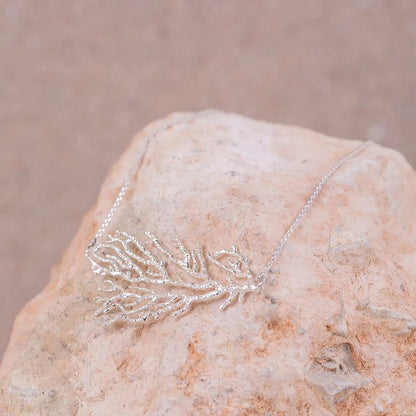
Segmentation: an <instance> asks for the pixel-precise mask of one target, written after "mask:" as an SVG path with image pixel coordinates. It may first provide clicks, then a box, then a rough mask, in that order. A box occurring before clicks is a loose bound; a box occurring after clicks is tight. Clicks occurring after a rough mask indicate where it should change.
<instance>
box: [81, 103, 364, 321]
mask: <svg viewBox="0 0 416 416" xmlns="http://www.w3.org/2000/svg"><path fill="white" fill-rule="evenodd" d="M207 112H209V110H205V111H201V112H199V113H197V115H196V116H195V115H193V116H186V117H183V118H180V119H179V120H176V121H170V122H165V123H162V124H161V125H160V126H159V127H157V128H156V129H154V130H153V131H151V132H150V133H149V134H148V135H147V136H146V138H145V142H144V146H143V150H142V152H141V153H140V155H139V156H138V158H137V161H136V163H135V164H134V165H133V167H132V168H131V169H130V171H129V174H128V177H127V179H126V181H125V182H124V184H123V185H122V187H121V189H120V191H119V193H118V195H117V197H116V199H115V200H114V202H113V205H112V206H111V208H110V210H109V212H108V214H107V215H106V217H105V219H104V221H103V222H102V224H101V226H100V227H99V229H98V231H97V233H96V235H95V236H94V238H93V239H92V241H91V242H90V244H89V245H88V248H87V250H86V251H85V257H86V258H87V259H88V260H89V261H90V262H91V268H92V271H93V273H94V274H95V275H99V276H102V278H103V282H102V283H103V284H102V286H100V287H99V292H100V295H99V296H98V297H97V298H96V299H95V300H96V302H97V303H98V304H99V306H98V308H97V310H96V312H95V315H96V316H99V315H106V316H107V317H108V319H107V320H106V324H111V323H113V322H116V321H120V320H122V321H123V320H124V321H130V322H138V323H140V322H144V321H146V320H147V319H148V318H153V319H159V318H160V317H163V316H166V315H171V316H178V315H182V314H184V313H186V312H187V311H189V310H190V308H191V306H193V305H194V304H195V305H197V304H201V303H203V302H205V303H206V302H211V301H216V300H221V301H222V303H220V306H219V307H220V309H221V310H224V309H225V308H226V307H227V306H228V305H230V304H231V303H232V302H233V301H234V300H235V299H238V300H239V301H242V300H243V298H244V296H245V295H246V294H247V293H250V292H258V291H259V290H260V288H261V286H262V285H263V283H264V281H265V279H266V276H267V274H268V273H269V272H271V271H272V266H273V264H274V262H275V260H276V258H277V257H278V255H279V254H280V252H281V251H282V249H283V247H284V246H285V245H286V243H287V240H288V238H289V237H290V235H291V234H292V233H293V231H294V230H295V228H296V227H297V225H298V223H299V221H300V220H301V219H302V218H303V217H304V215H305V214H306V212H307V211H308V210H309V208H310V206H311V205H312V203H313V201H314V200H315V199H316V197H317V196H318V195H319V193H320V192H321V189H322V188H323V186H324V185H325V183H326V182H327V181H328V179H329V178H331V176H333V175H334V174H335V172H337V171H338V169H340V168H341V167H342V166H343V165H344V164H345V163H346V162H347V161H348V160H350V159H351V158H352V157H354V156H356V155H357V154H358V153H360V152H361V151H362V150H363V149H364V148H365V147H366V146H367V145H368V144H369V142H364V143H363V144H361V145H360V146H358V147H357V148H355V149H354V150H353V151H352V152H350V153H348V154H347V155H345V156H344V157H343V158H341V159H340V160H339V161H338V162H337V163H336V164H335V165H334V166H333V167H332V168H331V169H330V170H329V171H328V172H327V173H326V174H325V175H324V176H323V177H322V178H321V180H320V181H319V182H318V184H317V185H316V186H315V188H314V190H313V191H312V193H311V194H310V196H309V198H308V199H307V201H306V203H305V205H304V206H303V207H302V209H301V210H300V211H299V213H298V215H297V216H296V218H295V219H294V221H293V222H292V223H291V224H290V226H289V228H288V229H287V231H286V232H285V234H284V235H283V237H282V239H281V240H280V242H279V244H278V245H277V247H276V248H275V250H274V251H273V253H272V255H271V257H270V260H269V261H268V262H267V264H266V265H265V267H264V269H263V271H262V272H261V273H260V274H258V275H255V274H254V273H253V272H252V271H251V268H250V262H249V259H248V258H247V257H245V256H243V255H242V254H241V253H240V252H239V250H238V249H237V247H236V246H232V247H231V249H230V250H224V249H220V250H218V251H216V252H215V253H212V254H211V253H207V252H205V251H204V250H203V248H202V247H201V246H198V247H196V248H194V249H190V248H188V247H187V246H186V245H185V244H184V243H183V242H182V241H179V240H176V247H175V248H174V249H169V248H168V247H167V246H166V245H165V244H164V243H162V242H161V240H159V239H158V238H157V237H156V236H155V235H154V234H153V233H151V232H144V235H145V236H146V237H147V239H146V240H143V241H139V240H138V239H137V238H136V237H134V236H133V235H130V234H128V233H126V232H123V231H118V230H117V231H116V232H115V233H114V234H108V236H107V238H106V239H105V240H104V241H101V240H102V237H103V234H104V233H105V231H106V230H107V228H108V226H109V224H110V222H111V220H112V218H113V216H114V214H115V213H116V211H117V209H118V207H119V206H120V204H121V202H122V200H123V198H124V196H125V193H126V191H127V189H128V188H129V186H130V185H131V182H132V179H133V177H134V175H135V174H136V172H138V170H139V169H140V167H141V165H142V163H143V158H144V155H145V154H146V151H147V148H148V147H149V145H150V143H151V141H152V140H153V139H154V138H155V137H156V136H157V135H158V134H159V133H160V132H162V131H163V130H166V129H168V128H170V127H172V126H174V125H177V124H179V123H183V122H187V121H190V120H192V119H195V118H196V117H201V116H204V115H205V114H206V113H207ZM219 275H221V276H222V278H219Z"/></svg>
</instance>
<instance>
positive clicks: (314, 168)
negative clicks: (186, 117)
mask: <svg viewBox="0 0 416 416" xmlns="http://www.w3.org/2000/svg"><path fill="white" fill-rule="evenodd" d="M181 116H182V115H181V114H179V113H174V114H171V115H170V116H169V117H168V119H176V118H178V117H181ZM160 123H161V121H156V122H154V123H152V124H151V125H149V126H147V127H146V128H145V129H144V130H143V131H142V132H141V133H139V134H138V135H137V136H136V137H135V138H134V140H133V142H132V144H131V146H130V147H129V148H128V149H127V151H126V152H125V154H124V155H123V156H122V157H121V159H120V160H119V161H118V162H117V163H116V164H115V165H114V167H113V168H112V169H111V172H110V174H109V176H108V177H107V179H106V180H105V182H104V185H103V187H102V190H101V193H100V196H99V198H98V202H97V204H96V205H95V206H94V208H93V209H92V210H91V212H90V213H89V214H88V215H87V216H86V217H85V219H84V221H83V224H82V226H81V228H80V230H79V232H78V233H77V235H76V237H75V239H74V241H73V242H72V243H71V245H70V247H69V248H68V250H67V251H66V252H65V254H64V256H63V258H62V260H61V262H60V263H59V264H58V265H57V266H56V267H55V268H54V270H53V273H52V278H51V281H50V283H49V285H48V286H47V287H46V288H45V289H44V290H43V292H42V293H40V294H39V295H38V296H37V297H36V298H35V299H33V300H32V301H31V302H30V303H28V304H27V305H26V306H25V308H24V309H23V310H22V312H21V313H20V314H19V316H18V317H17V318H16V321H15V324H14V329H13V333H12V336H11V340H10V343H9V346H8V349H7V352H6V354H5V356H4V359H3V362H2V366H1V369H0V409H1V411H0V413H1V414H2V415H80V416H87V415H88V416H91V415H100V416H103V415H158V416H159V415H181V416H182V415H221V416H226V415H269V416H271V415H273V416H283V415H289V416H291V415H300V416H329V415H333V414H337V415H354V416H364V415H366V416H367V415H378V414H380V415H389V416H399V415H400V416H403V415H407V416H410V415H416V393H415V392H416V221H415V217H414V215H415V209H416V174H415V172H414V171H413V170H412V169H411V168H410V167H409V165H408V164H407V163H406V161H405V159H404V158H403V157H402V156H401V155H400V154H398V153H397V152H394V151H392V150H389V149H385V148H383V147H381V146H378V145H375V144H371V145H370V146H369V147H368V148H367V149H366V150H365V151H364V152H362V153H361V154H359V155H358V156H356V157H355V158H353V159H351V160H350V161H349V162H348V163H347V164H346V165H345V166H344V167H342V168H341V170H340V171H338V172H337V173H336V175H335V176H334V177H333V178H331V179H330V180H329V182H328V183H327V184H326V186H325V187H324V189H323V191H322V193H321V194H320V195H319V197H318V199H317V200H316V201H315V203H314V204H313V205H312V207H311V209H310V211H308V213H307V214H306V216H305V217H304V218H303V220H302V221H301V223H300V225H299V227H298V228H297V229H296V231H295V232H294V233H293V235H292V236H291V237H290V239H289V241H288V244H287V245H286V247H285V248H284V250H283V252H282V254H281V256H280V257H279V258H278V259H277V261H276V264H275V265H274V269H275V270H274V271H273V273H270V274H269V275H268V278H267V280H266V282H265V283H264V285H263V286H262V287H261V290H260V291H259V292H258V293H250V294H247V295H246V297H245V300H244V301H243V302H238V301H236V302H234V303H232V304H231V305H230V306H229V307H228V308H226V309H225V310H224V311H222V310H220V309H219V305H220V303H221V301H220V300H215V301H213V302H207V303H203V304H195V305H193V307H192V309H191V310H190V311H189V312H188V313H186V314H185V315H183V316H180V317H178V318H173V317H171V316H166V317H163V318H161V319H160V320H158V321H154V320H151V319H150V320H148V321H146V322H145V323H144V324H136V325H134V324H131V323H126V322H117V323H115V324H113V325H110V326H104V325H103V322H104V320H105V318H104V317H103V316H99V317H94V311H95V308H96V306H97V305H96V304H95V303H94V298H95V297H96V296H97V287H98V286H99V284H100V283H101V280H102V278H101V277H100V276H95V275H93V274H92V273H91V270H90V264H89V263H88V261H87V260H86V259H85V258H84V250H85V248H86V247H87V245H88V243H89V241H90V239H91V238H92V236H93V235H94V233H95V232H96V230H97V227H98V226H99V224H100V223H101V221H102V220H103V218H104V216H105V214H106V212H107V211H108V210H109V208H110V206H111V203H112V201H113V199H114V198H115V196H116V194H117V192H118V190H119V189H120V187H121V185H122V182H123V180H124V179H125V177H126V176H127V174H128V171H129V169H130V167H131V166H132V164H133V163H134V161H135V159H136V157H137V154H138V152H139V151H140V150H141V149H143V145H144V141H143V138H144V137H145V135H146V133H147V132H149V131H150V130H151V129H152V128H154V127H155V126H156V125H159V124H160ZM357 144H358V143H357V142H352V141H347V140H340V139H334V138H330V137H327V136H324V135H322V134H319V133H315V132H312V131H309V130H305V129H301V128H297V127H289V126H281V125H274V124H270V123H266V122H262V121H255V120H251V119H249V118H246V117H242V116H240V115H236V114H226V113H222V112H217V111H212V112H210V113H208V114H206V115H204V116H203V117H200V118H198V119H195V120H194V121H192V122H188V123H181V124H178V125H176V126H174V127H172V128H170V129H168V130H167V131H164V132H162V133H161V134H160V135H158V136H157V137H156V138H155V139H154V140H153V141H152V142H151V143H150V146H149V148H148V150H147V152H146V155H145V158H144V161H143V165H142V168H141V170H140V172H139V175H138V176H137V177H135V178H134V181H133V184H132V187H131V188H130V190H129V191H128V192H127V194H126V198H125V200H124V201H123V203H122V205H121V207H120V210H119V211H118V212H117V214H116V215H115V217H114V219H113V222H112V223H111V224H110V227H109V231H110V232H114V230H116V229H118V230H123V231H127V232H129V233H130V234H133V235H135V236H137V238H140V239H143V238H144V237H143V236H144V234H143V233H144V232H145V231H150V232H152V233H154V234H155V235H157V236H158V237H159V238H160V239H161V240H162V241H163V242H164V243H166V245H169V247H174V245H172V244H173V242H172V241H173V240H172V238H173V237H177V238H179V239H180V240H181V241H182V242H183V243H184V244H185V245H186V246H187V247H190V248H195V247H197V246H198V245H199V244H200V245H202V247H203V249H204V250H206V251H207V252H211V253H214V252H215V251H216V250H221V249H227V250H230V248H231V247H232V245H236V246H237V247H238V250H239V251H240V252H241V253H244V255H245V256H247V257H248V258H249V261H250V267H251V269H252V271H253V273H255V274H258V273H259V272H261V270H262V269H263V267H264V265H265V264H266V262H267V261H268V259H269V257H270V255H271V252H272V251H273V250H274V248H275V247H276V245H277V243H278V242H279V240H280V238H281V237H282V235H283V234H284V232H285V230H286V228H287V227H288V225H289V224H290V223H291V221H292V220H293V219H294V217H295V216H296V215H297V212H298V211H299V209H300V208H301V207H302V206H303V204H304V203H305V201H306V199H307V197H308V195H309V193H310V192H311V190H312V189H313V187H314V186H315V184H316V182H317V181H319V179H320V178H321V176H322V175H324V174H325V173H326V172H327V171H328V169H329V168H330V167H331V166H332V165H333V164H334V163H335V162H336V161H337V160H338V159H339V158H340V157H342V156H343V155H344V154H346V153H348V152H349V151H350V150H352V149H353V148H354V147H355V146H357Z"/></svg>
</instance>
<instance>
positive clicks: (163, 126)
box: [88, 110, 371, 285]
mask: <svg viewBox="0 0 416 416" xmlns="http://www.w3.org/2000/svg"><path fill="white" fill-rule="evenodd" d="M210 112H212V110H203V111H200V112H198V113H197V114H196V115H194V114H193V115H188V116H185V117H181V118H180V119H176V120H173V121H167V122H165V123H162V124H161V125H160V126H158V127H156V128H155V129H154V130H152V131H151V132H150V133H149V134H148V135H147V136H146V137H145V139H144V141H145V143H144V146H143V150H142V151H141V152H140V155H139V157H138V158H137V161H136V163H135V164H134V165H133V167H132V168H131V169H130V171H129V175H128V177H127V179H126V181H125V182H124V183H123V185H122V187H121V189H120V191H119V193H118V195H117V197H116V199H115V200H114V202H113V205H112V206H111V208H110V211H109V212H108V214H107V215H106V217H105V219H104V221H103V222H102V224H101V226H100V228H99V229H98V231H97V233H96V234H95V236H94V238H93V239H92V240H91V242H90V244H89V245H88V249H91V248H93V247H94V245H95V244H96V242H97V240H98V239H99V238H100V237H101V236H102V234H103V233H104V232H105V230H106V229H107V227H108V225H109V224H110V222H111V220H112V218H113V216H114V214H115V212H116V211H117V209H118V207H119V205H120V204H121V202H122V200H123V198H124V196H125V194H126V191H127V189H128V188H129V186H130V184H131V181H132V179H133V177H134V175H135V174H136V172H138V171H139V170H140V167H141V166H142V163H143V159H144V156H145V154H146V152H147V149H148V147H149V144H150V142H151V141H152V139H153V138H155V137H156V136H157V135H158V134H159V133H161V132H162V131H164V130H166V129H168V128H169V127H172V126H174V125H176V124H180V123H182V122H185V121H190V120H194V119H195V118H197V117H198V118H199V117H201V116H204V115H205V114H207V113H210ZM369 143H371V142H364V143H362V144H361V145H360V146H358V147H357V148H355V149H354V150H353V151H352V152H350V153H348V154H347V155H345V156H344V157H343V158H342V159H340V160H339V161H338V162H337V163H336V164H335V165H334V166H333V167H332V168H331V169H330V170H329V171H328V172H327V173H326V175H325V176H323V177H322V178H321V180H320V181H319V182H318V184H317V185H316V186H315V189H314V190H313V192H312V194H311V195H310V197H309V199H308V200H307V202H306V204H305V205H304V206H303V208H302V209H301V210H300V212H299V214H298V216H297V217H296V218H295V220H294V221H293V222H292V224H291V225H290V226H289V228H288V229H287V231H286V233H285V234H284V236H283V237H282V239H281V240H280V242H279V244H278V246H277V247H276V249H275V250H274V252H273V254H272V256H271V257H270V260H269V261H268V262H267V264H266V266H265V267H264V270H263V271H262V272H261V273H260V274H259V275H258V276H257V277H256V278H255V282H256V283H257V284H259V285H260V284H262V283H263V282H264V280H265V276H266V274H267V273H268V272H269V271H270V270H271V268H272V266H273V263H274V261H275V260H276V258H277V256H278V255H279V254H280V252H281V251H282V249H283V247H284V246H285V245H286V242H287V240H288V238H289V236H290V235H291V234H292V233H293V231H294V230H295V228H296V227H297V225H298V224H299V221H300V220H301V219H302V218H303V216H304V215H305V214H306V212H307V211H308V210H309V208H310V206H311V205H312V203H313V201H314V200H315V199H316V197H317V196H318V195H319V193H320V192H321V189H322V188H323V186H324V185H325V183H326V182H327V181H328V179H329V178H331V176H333V175H334V174H335V172H337V170H338V169H340V168H341V167H342V166H343V165H344V164H345V163H346V162H348V160H350V159H351V158H352V157H354V156H356V155H357V154H358V153H360V152H361V151H362V150H363V149H364V148H365V147H366V146H367V145H368V144H369Z"/></svg>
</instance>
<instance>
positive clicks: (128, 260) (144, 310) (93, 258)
mask: <svg viewBox="0 0 416 416" xmlns="http://www.w3.org/2000/svg"><path fill="white" fill-rule="evenodd" d="M145 235H146V236H147V237H148V241H146V242H140V241H138V240H137V239H135V238H134V237H133V236H131V235H129V234H127V233H125V232H120V231H117V232H116V234H115V235H109V237H108V240H107V241H105V242H102V243H98V242H97V243H96V244H95V245H94V246H93V247H91V248H90V249H88V250H87V252H86V257H87V258H88V259H89V260H90V262H91V264H92V269H93V272H94V274H96V275H101V276H103V277H104V281H103V283H104V285H103V286H101V287H100V288H99V290H100V292H101V293H102V294H103V296H99V297H97V298H96V301H97V302H98V303H99V304H100V306H99V307H98V309H97V311H96V313H95V314H96V315H101V314H106V315H108V316H109V319H108V321H107V324H111V323H113V322H115V321H118V320H126V321H131V322H144V321H145V320H146V319H148V318H154V319H158V318H159V317H162V316H163V315H172V316H177V315H180V314H184V313H185V312H187V311H188V310H189V308H190V307H191V305H193V304H196V303H202V302H210V301H213V300H216V299H220V298H225V299H223V301H222V303H221V304H220V308H221V309H224V308H226V307H227V306H228V305H229V304H230V303H231V302H233V301H234V300H235V299H236V298H238V300H239V301H241V300H242V299H243V297H244V295H245V294H246V293H247V292H253V291H257V290H258V289H259V286H260V283H259V282H258V281H256V279H254V277H253V274H252V272H251V270H250V267H249V261H248V258H247V257H244V256H242V255H241V254H240V253H239V252H238V250H237V248H236V247H235V246H233V247H232V249H231V250H219V251H217V252H215V253H214V254H212V255H211V254H209V253H206V254H205V253H204V252H203V250H202V248H201V247H198V248H197V249H192V250H189V249H188V248H186V247H185V246H184V244H183V243H182V242H180V241H179V240H176V242H177V247H176V248H175V250H174V251H176V252H177V253H176V254H175V253H174V252H172V251H171V250H169V249H168V248H166V247H165V246H164V245H163V244H162V243H161V242H160V241H159V240H158V239H157V238H156V236H155V235H153V234H152V233H149V232H146V233H145Z"/></svg>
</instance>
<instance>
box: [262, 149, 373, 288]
mask: <svg viewBox="0 0 416 416" xmlns="http://www.w3.org/2000/svg"><path fill="white" fill-rule="evenodd" d="M369 143H370V142H364V143H362V144H361V145H360V146H358V147H356V148H355V149H354V150H353V151H352V152H351V153H348V154H347V155H345V156H344V157H343V158H342V159H340V160H339V161H338V162H337V163H336V164H335V165H334V166H332V168H331V169H330V170H329V171H328V172H327V174H326V175H325V176H323V177H322V178H321V180H320V181H319V182H318V184H317V185H316V186H315V189H314V190H313V192H312V194H311V195H310V197H309V199H308V200H307V202H306V204H305V205H304V206H303V208H302V209H301V210H300V212H299V214H298V216H297V217H296V218H295V220H294V221H293V222H292V224H291V225H290V226H289V228H288V229H287V231H286V233H285V234H284V236H283V237H282V239H281V240H280V243H279V245H278V246H277V247H276V249H275V250H274V252H273V254H272V256H271V257H270V260H269V261H268V262H267V264H266V266H265V268H264V270H263V271H262V272H261V273H260V274H259V275H258V276H257V277H256V279H255V281H256V282H257V283H259V284H261V283H263V282H264V279H265V277H266V274H267V273H268V272H269V271H270V270H271V268H272V266H273V263H274V261H275V260H276V258H277V256H278V255H279V254H280V252H281V251H282V249H283V247H284V246H285V245H286V242H287V240H288V238H289V236H290V235H291V234H292V233H293V231H294V230H295V228H296V227H297V225H298V224H299V221H300V220H301V219H302V218H303V216H304V215H305V214H306V212H307V211H308V210H309V208H310V206H311V205H312V203H313V201H314V200H315V199H316V197H317V196H318V195H319V193H320V192H321V189H322V188H323V186H324V185H325V183H326V182H327V181H328V179H329V178H330V177H331V176H333V175H334V173H335V172H336V171H337V170H338V169H339V168H341V166H343V165H344V164H345V163H346V162H348V160H350V159H351V158H352V157H354V156H356V155H357V154H358V153H360V152H361V151H362V150H364V148H365V147H367V146H368V144H369Z"/></svg>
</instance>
